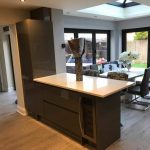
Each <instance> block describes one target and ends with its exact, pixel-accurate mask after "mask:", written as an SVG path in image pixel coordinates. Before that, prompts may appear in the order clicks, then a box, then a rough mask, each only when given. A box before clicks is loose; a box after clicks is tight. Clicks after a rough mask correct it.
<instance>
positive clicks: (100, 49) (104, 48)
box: [96, 33, 108, 64]
mask: <svg viewBox="0 0 150 150" xmlns="http://www.w3.org/2000/svg"><path fill="white" fill-rule="evenodd" d="M107 39H108V37H107V33H96V64H102V63H104V62H107V59H108V58H107V56H108V40H107Z"/></svg>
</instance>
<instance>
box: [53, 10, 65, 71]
mask: <svg viewBox="0 0 150 150" xmlns="http://www.w3.org/2000/svg"><path fill="white" fill-rule="evenodd" d="M51 19H52V24H53V37H54V50H55V64H56V73H64V72H66V58H65V49H64V48H62V47H61V44H62V43H64V22H63V11H62V10H58V9H52V14H51Z"/></svg>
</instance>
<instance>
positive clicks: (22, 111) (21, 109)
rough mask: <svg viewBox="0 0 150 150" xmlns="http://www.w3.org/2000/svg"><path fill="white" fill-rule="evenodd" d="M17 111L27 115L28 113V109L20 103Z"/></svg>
mask: <svg viewBox="0 0 150 150" xmlns="http://www.w3.org/2000/svg"><path fill="white" fill-rule="evenodd" d="M17 112H18V113H19V114H21V115H22V116H27V115H28V113H27V111H26V109H25V108H23V107H20V106H19V105H17Z"/></svg>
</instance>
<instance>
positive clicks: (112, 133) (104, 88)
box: [34, 73, 134, 150]
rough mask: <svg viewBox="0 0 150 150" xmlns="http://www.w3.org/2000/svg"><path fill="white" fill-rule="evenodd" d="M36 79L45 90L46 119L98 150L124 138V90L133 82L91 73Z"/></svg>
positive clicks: (43, 109) (44, 111)
mask: <svg viewBox="0 0 150 150" xmlns="http://www.w3.org/2000/svg"><path fill="white" fill-rule="evenodd" d="M34 81H35V84H39V85H40V86H39V87H40V88H41V90H42V91H43V92H42V94H43V97H42V101H41V107H42V109H41V111H42V112H41V114H40V119H39V120H41V121H42V122H44V123H46V124H48V125H50V126H52V127H54V128H56V129H58V130H60V131H62V132H63V133H65V134H67V135H69V136H71V137H72V138H74V139H76V140H78V141H79V142H81V144H83V145H88V146H90V147H94V148H95V149H96V150H104V149H106V148H107V147H108V146H109V145H111V144H112V143H113V142H115V141H116V140H117V139H119V138H120V91H121V90H123V89H126V88H128V87H130V86H132V85H133V84H134V83H133V82H127V81H118V80H112V79H104V78H99V77H90V76H83V81H76V77H75V75H74V74H67V73H62V74H57V75H52V76H46V77H41V78H36V79H34ZM40 88H39V89H40ZM39 93H40V90H39V92H38V93H37V94H39ZM37 113H38V112H37ZM37 115H39V114H37Z"/></svg>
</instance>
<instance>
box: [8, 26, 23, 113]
mask: <svg viewBox="0 0 150 150" xmlns="http://www.w3.org/2000/svg"><path fill="white" fill-rule="evenodd" d="M10 38H11V46H12V57H13V65H14V74H15V81H16V91H17V100H18V105H17V111H18V112H19V113H21V114H22V115H26V109H25V102H24V92H23V83H22V78H21V65H20V56H19V48H18V38H17V32H16V26H15V25H11V26H10Z"/></svg>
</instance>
